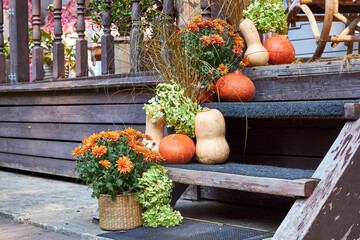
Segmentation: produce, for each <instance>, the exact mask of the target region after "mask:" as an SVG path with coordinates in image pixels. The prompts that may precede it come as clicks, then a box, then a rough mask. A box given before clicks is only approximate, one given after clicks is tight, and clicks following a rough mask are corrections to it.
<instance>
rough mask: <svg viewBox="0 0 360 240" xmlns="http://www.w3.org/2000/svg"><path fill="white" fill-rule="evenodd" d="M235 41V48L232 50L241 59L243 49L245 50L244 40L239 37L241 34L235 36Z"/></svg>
mask: <svg viewBox="0 0 360 240" xmlns="http://www.w3.org/2000/svg"><path fill="white" fill-rule="evenodd" d="M234 36H235V39H234V44H235V45H234V47H233V49H232V51H233V52H234V53H235V54H236V55H238V56H239V57H241V55H242V53H243V49H244V39H243V38H242V37H240V36H239V34H234Z"/></svg>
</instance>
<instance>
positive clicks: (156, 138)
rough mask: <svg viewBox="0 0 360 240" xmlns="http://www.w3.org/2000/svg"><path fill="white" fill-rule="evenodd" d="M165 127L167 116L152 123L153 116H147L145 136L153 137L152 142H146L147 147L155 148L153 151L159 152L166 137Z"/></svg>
mask: <svg viewBox="0 0 360 240" xmlns="http://www.w3.org/2000/svg"><path fill="white" fill-rule="evenodd" d="M164 125H165V116H163V117H162V118H160V119H159V120H157V121H156V122H153V121H152V116H151V113H150V114H146V123H145V134H147V135H149V136H151V138H152V139H153V140H152V141H146V142H145V143H146V144H147V146H149V147H151V145H154V143H155V146H153V148H152V150H154V151H156V152H159V144H160V140H161V139H163V137H164Z"/></svg>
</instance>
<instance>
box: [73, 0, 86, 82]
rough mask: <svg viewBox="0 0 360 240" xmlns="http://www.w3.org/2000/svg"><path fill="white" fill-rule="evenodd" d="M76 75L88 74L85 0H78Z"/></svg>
mask: <svg viewBox="0 0 360 240" xmlns="http://www.w3.org/2000/svg"><path fill="white" fill-rule="evenodd" d="M77 5H78V7H77V10H78V12H77V20H78V21H77V31H78V39H76V67H75V68H76V69H75V71H76V76H77V77H83V76H88V49H87V45H88V42H87V40H85V18H84V14H85V11H84V9H85V0H77Z"/></svg>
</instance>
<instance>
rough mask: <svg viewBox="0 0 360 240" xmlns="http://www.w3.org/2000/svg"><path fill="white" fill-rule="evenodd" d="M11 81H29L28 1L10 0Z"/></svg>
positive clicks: (13, 82)
mask: <svg viewBox="0 0 360 240" xmlns="http://www.w3.org/2000/svg"><path fill="white" fill-rule="evenodd" d="M9 15H10V34H11V35H10V39H11V41H10V49H11V54H10V75H9V80H10V83H12V84H15V83H18V82H29V79H30V78H29V58H28V57H24V55H25V56H28V55H29V43H28V39H29V30H28V1H27V0H17V1H9Z"/></svg>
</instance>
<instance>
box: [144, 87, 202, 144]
mask: <svg viewBox="0 0 360 240" xmlns="http://www.w3.org/2000/svg"><path fill="white" fill-rule="evenodd" d="M155 93H156V95H155V97H153V98H152V99H150V100H149V103H148V104H144V109H145V111H146V114H150V112H151V115H152V121H153V122H156V121H157V120H159V119H160V118H161V117H162V116H164V115H165V116H166V123H167V126H168V127H174V128H175V132H177V133H183V134H186V135H188V136H190V137H194V121H195V115H196V114H197V113H199V112H201V107H200V105H199V104H198V103H197V102H196V101H193V100H191V99H190V98H189V97H186V96H185V92H184V89H183V88H182V87H181V86H180V84H178V83H175V82H174V81H172V82H171V83H160V84H158V85H157V87H156V89H155Z"/></svg>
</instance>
